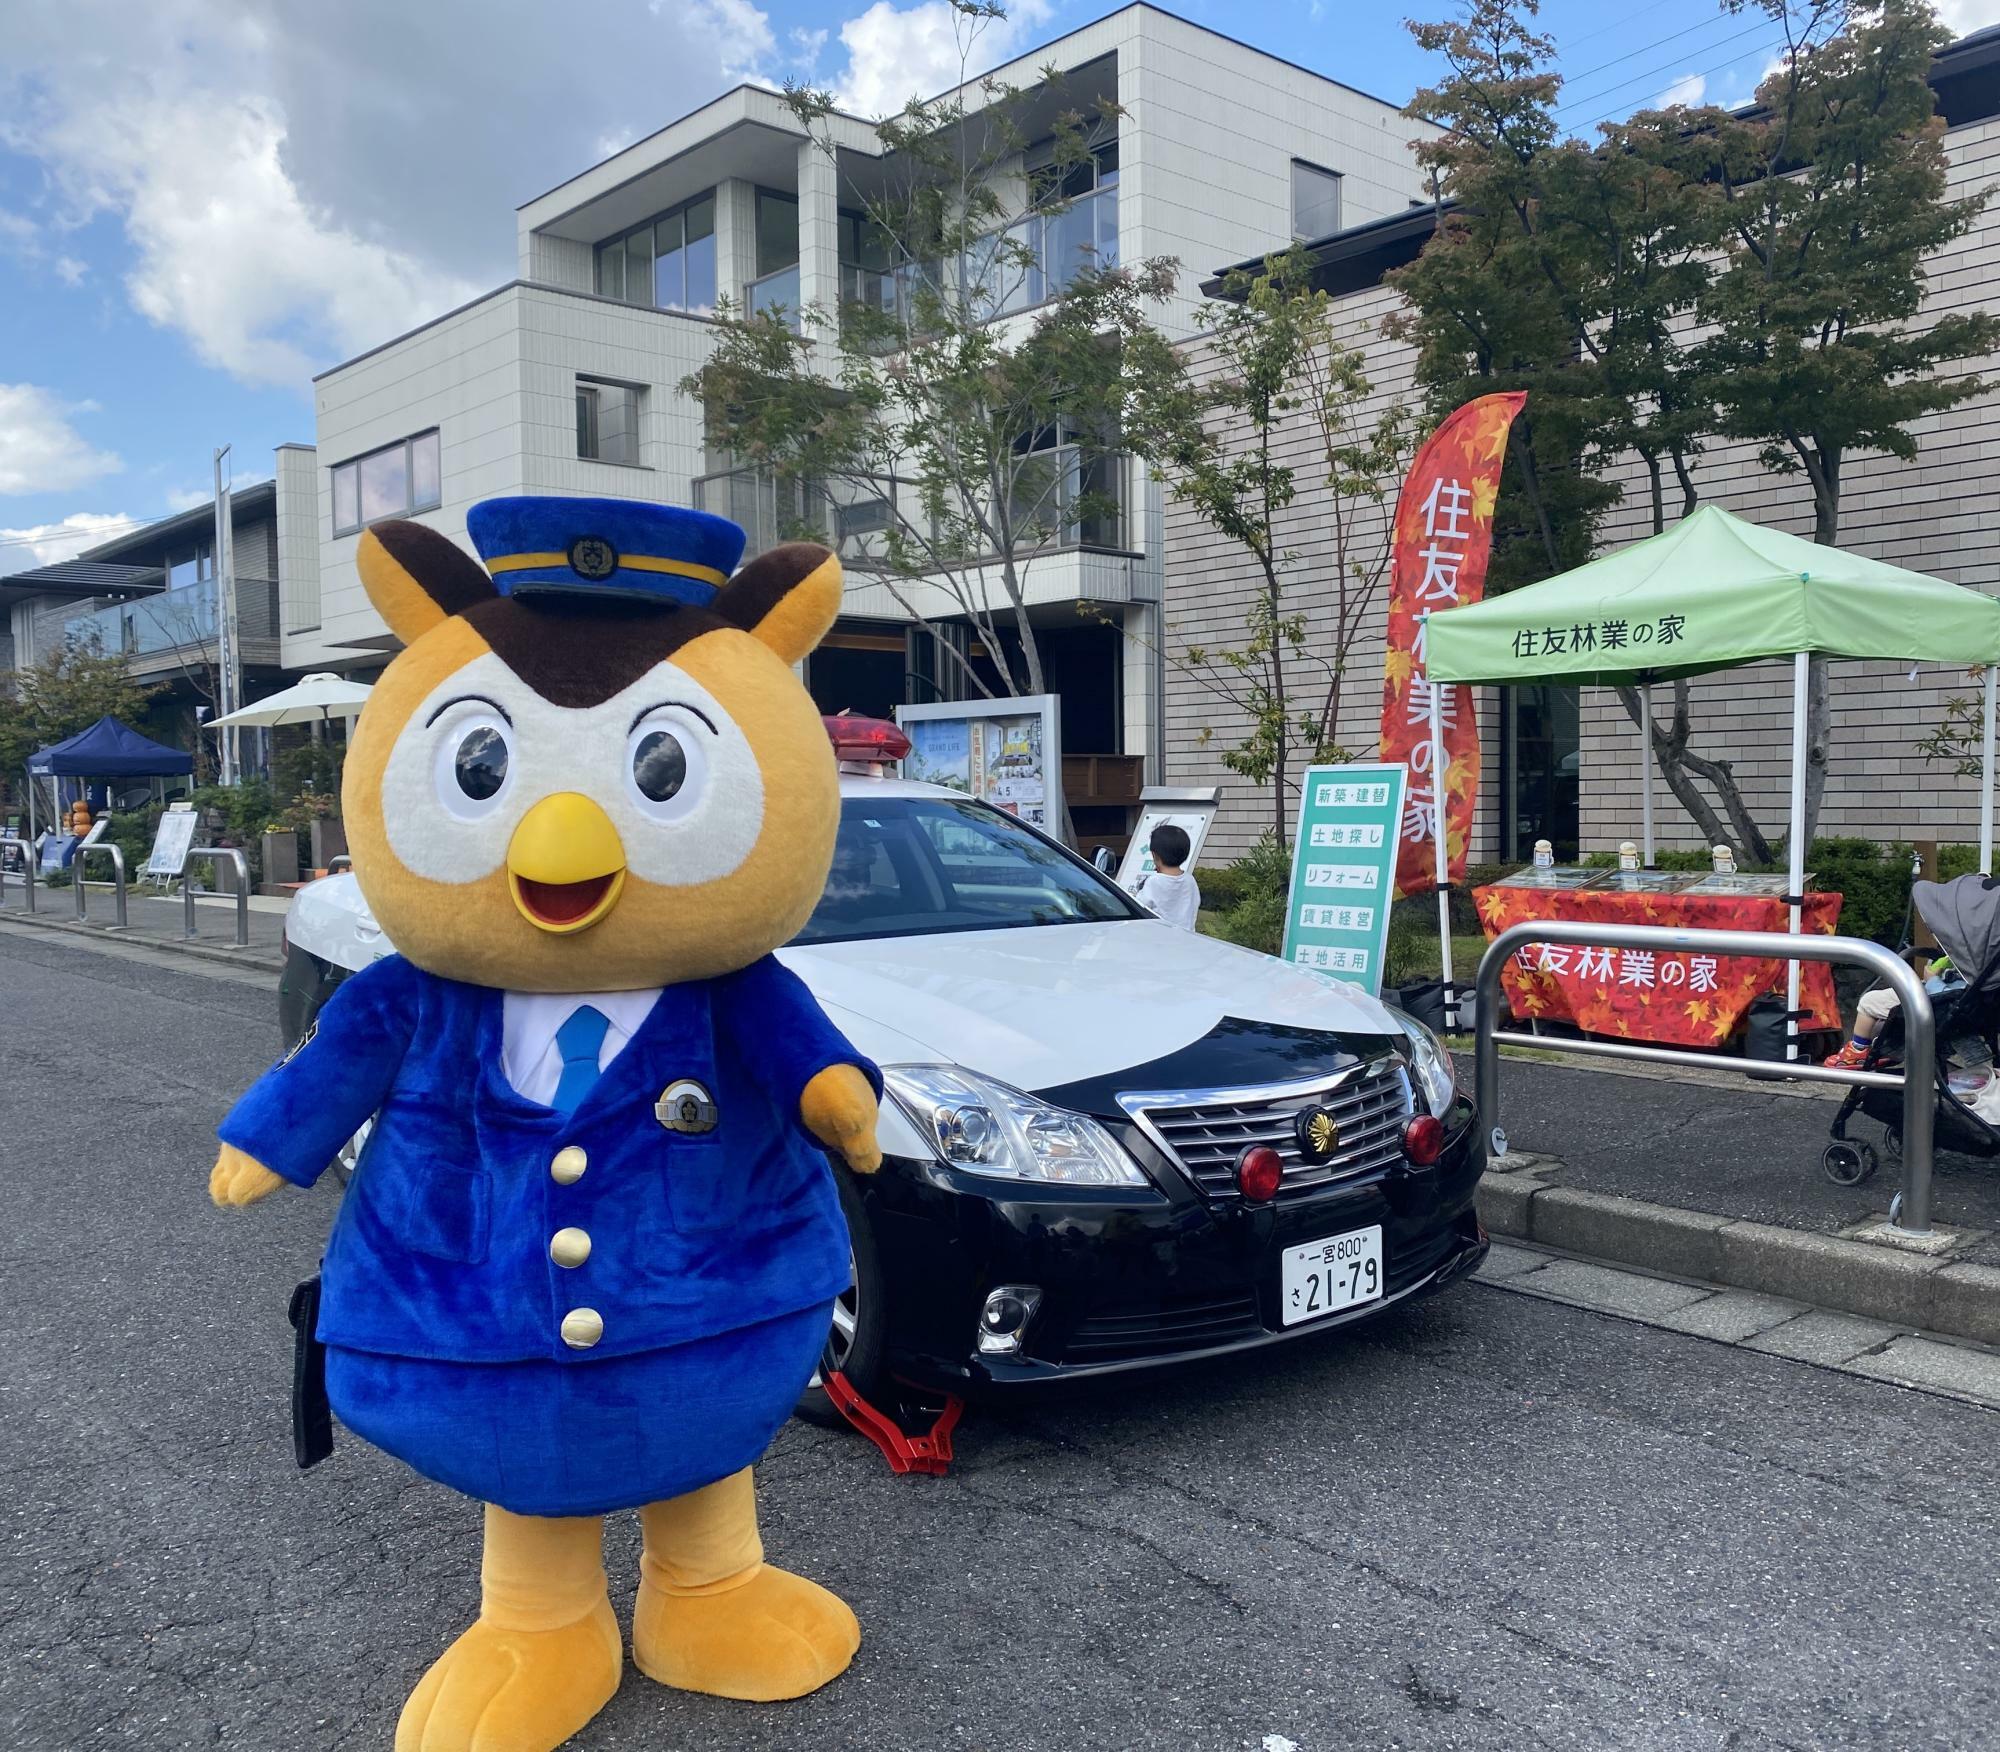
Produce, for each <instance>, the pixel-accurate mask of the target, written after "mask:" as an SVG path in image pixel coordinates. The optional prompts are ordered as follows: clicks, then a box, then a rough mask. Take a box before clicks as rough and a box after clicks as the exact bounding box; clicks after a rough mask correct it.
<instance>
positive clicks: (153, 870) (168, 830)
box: [146, 803, 195, 876]
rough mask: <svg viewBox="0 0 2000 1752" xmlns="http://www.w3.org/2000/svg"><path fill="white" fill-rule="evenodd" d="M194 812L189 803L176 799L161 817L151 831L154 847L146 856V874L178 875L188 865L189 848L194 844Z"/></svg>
mask: <svg viewBox="0 0 2000 1752" xmlns="http://www.w3.org/2000/svg"><path fill="white" fill-rule="evenodd" d="M194 828H195V813H194V805H193V804H191V803H176V804H174V805H173V806H172V807H171V808H169V809H168V810H167V812H166V813H165V814H164V815H162V816H161V817H160V825H159V828H158V830H157V831H156V832H155V833H154V835H153V849H152V851H151V852H149V853H148V854H147V857H146V874H147V875H148V876H178V875H179V874H180V873H181V872H182V870H184V869H185V868H186V867H187V855H188V848H189V847H190V846H192V845H193V844H194Z"/></svg>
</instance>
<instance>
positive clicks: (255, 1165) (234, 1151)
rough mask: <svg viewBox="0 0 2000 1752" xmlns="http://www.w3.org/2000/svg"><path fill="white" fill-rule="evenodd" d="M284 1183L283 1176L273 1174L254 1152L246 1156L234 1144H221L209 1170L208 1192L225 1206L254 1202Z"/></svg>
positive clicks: (225, 1207) (225, 1208) (224, 1207)
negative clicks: (220, 1150)
mask: <svg viewBox="0 0 2000 1752" xmlns="http://www.w3.org/2000/svg"><path fill="white" fill-rule="evenodd" d="M284 1184H285V1182H284V1179H283V1178H282V1176H280V1175H276V1174H273V1173H272V1172H271V1171H270V1169H268V1168H266V1167H265V1166H264V1164H263V1163H262V1162H260V1161H258V1160H257V1158H256V1157H255V1156H246V1155H245V1154H244V1153H243V1152H242V1151H241V1150H239V1149H238V1148H237V1147H236V1146H235V1145H234V1144H224V1145H223V1146H222V1153H221V1154H220V1155H219V1156H217V1157H216V1158H215V1166H214V1167H213V1168H212V1169H210V1170H209V1175H208V1196H209V1197H210V1198H212V1199H214V1200H215V1202H216V1203H217V1204H219V1205H221V1206H222V1207H223V1209H224V1210H227V1209H228V1208H229V1207H230V1206H231V1205H247V1204H255V1203H256V1202H257V1201H258V1200H259V1199H260V1198H267V1197H269V1196H270V1195H271V1194H272V1193H274V1192H276V1191H277V1190H278V1188H279V1187H281V1186H283V1185H284Z"/></svg>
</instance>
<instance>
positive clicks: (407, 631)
mask: <svg viewBox="0 0 2000 1752" xmlns="http://www.w3.org/2000/svg"><path fill="white" fill-rule="evenodd" d="M354 562H355V564H356V565H357V566H358V567H360V569H361V582H362V584H363V585H364V586H365V587H366V589H367V591H368V600H369V601H370V602H372V603H374V605H375V607H376V610H377V612H379V613H380V614H381V616H382V618H383V619H384V620H385V621H387V622H388V623H389V630H390V631H391V632H392V633H394V634H395V635H396V637H397V638H399V639H401V640H402V641H403V643H404V644H406V645H414V644H415V643H416V642H417V641H418V640H419V639H420V638H422V637H423V636H424V634H426V633H427V632H429V631H430V630H431V628H432V627H434V626H436V625H437V624H438V623H439V622H440V621H442V620H444V619H445V618H446V617H448V616H450V615H454V614H463V613H464V612H465V611H466V610H467V609H468V608H473V607H476V606H477V605H478V604H480V603H482V602H488V601H491V600H492V599H493V598H494V597H495V596H497V595H499V594H500V593H499V591H497V590H496V589H494V587H493V580H492V579H491V578H489V577H487V575H486V572H485V569H484V568H483V567H482V566H481V565H480V564H479V562H478V561H477V560H475V559H474V558H473V557H472V556H471V555H470V554H468V553H467V552H466V551H465V549H463V548H462V547H460V546H459V545H458V543H457V542H455V541H453V540H452V539H451V537H450V536H448V535H440V534H438V532H437V531H436V530H435V529H431V528H429V527H428V526H426V525H425V524H422V523H410V522H406V521H404V520H403V519H400V518H397V519H393V520H391V521H390V522H387V523H376V524H371V525H370V526H369V527H368V528H367V529H364V530H363V531H362V532H361V543H360V546H359V547H358V548H357V549H356V550H355V555H354Z"/></svg>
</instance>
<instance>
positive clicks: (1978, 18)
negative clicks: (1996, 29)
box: [1937, 0, 2000, 36]
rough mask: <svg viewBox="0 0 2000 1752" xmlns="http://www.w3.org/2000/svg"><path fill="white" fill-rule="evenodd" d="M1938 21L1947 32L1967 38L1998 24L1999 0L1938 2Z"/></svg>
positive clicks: (1943, 0)
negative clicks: (1975, 32)
mask: <svg viewBox="0 0 2000 1752" xmlns="http://www.w3.org/2000/svg"><path fill="white" fill-rule="evenodd" d="M1937 14H1938V19H1939V21H1940V22H1941V23H1942V24H1943V25H1944V26H1945V28H1946V29H1947V30H1951V31H1955V32H1957V34H1958V35H1960V36H1969V35H1971V33H1972V32H1973V31H1975V30H1984V29H1985V28H1986V27H1987V26H1988V25H1989V24H2000V0H1938V9H1937Z"/></svg>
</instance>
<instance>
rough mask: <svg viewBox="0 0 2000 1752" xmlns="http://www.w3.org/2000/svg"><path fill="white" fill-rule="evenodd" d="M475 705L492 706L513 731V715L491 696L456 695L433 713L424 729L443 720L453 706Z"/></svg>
mask: <svg viewBox="0 0 2000 1752" xmlns="http://www.w3.org/2000/svg"><path fill="white" fill-rule="evenodd" d="M475 703H476V704H478V705H482V706H491V707H492V708H493V709H494V710H495V711H496V712H498V713H499V714H500V718H501V721H502V722H503V723H505V724H506V725H507V726H508V728H510V729H511V728H512V727H513V724H514V719H513V715H512V714H511V713H510V712H509V711H508V710H507V708H506V707H505V706H503V705H502V704H501V703H500V702H499V701H498V700H496V699H495V698H494V697H493V696H492V695H491V694H454V695H453V696H452V697H451V698H450V699H448V700H446V701H445V702H444V703H443V704H442V705H440V706H439V707H438V709H437V710H436V711H435V712H433V713H431V715H430V716H429V717H428V718H426V719H425V720H424V728H425V729H426V730H428V729H429V728H430V727H431V726H432V725H433V724H435V723H436V722H437V721H438V720H439V719H440V718H442V717H443V716H444V715H445V713H447V712H448V711H450V710H451V709H452V707H453V706H467V705H473V704H475Z"/></svg>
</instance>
